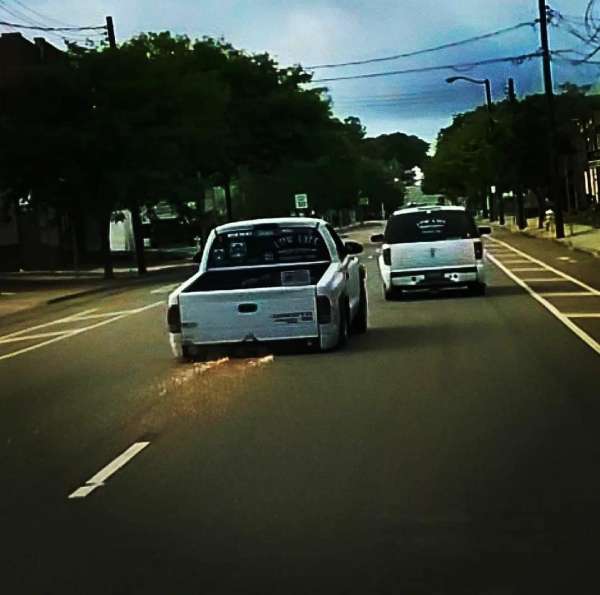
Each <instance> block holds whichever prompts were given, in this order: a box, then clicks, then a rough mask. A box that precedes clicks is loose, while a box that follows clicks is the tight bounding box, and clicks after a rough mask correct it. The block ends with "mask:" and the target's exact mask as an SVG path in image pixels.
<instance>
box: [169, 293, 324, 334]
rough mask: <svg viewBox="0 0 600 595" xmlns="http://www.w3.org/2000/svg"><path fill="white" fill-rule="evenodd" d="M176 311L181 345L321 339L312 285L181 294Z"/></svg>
mask: <svg viewBox="0 0 600 595" xmlns="http://www.w3.org/2000/svg"><path fill="white" fill-rule="evenodd" d="M179 307H180V311H181V327H182V339H183V341H184V342H188V341H189V342H192V343H196V344H210V343H232V342H241V341H254V340H257V341H277V340H283V339H303V338H314V337H318V335H319V327H318V323H317V312H316V292H315V287H314V286H304V287H273V288H265V289H254V290H243V291H208V292H207V291H204V292H197V293H196V292H192V293H186V292H184V293H182V294H181V295H180V296H179Z"/></svg>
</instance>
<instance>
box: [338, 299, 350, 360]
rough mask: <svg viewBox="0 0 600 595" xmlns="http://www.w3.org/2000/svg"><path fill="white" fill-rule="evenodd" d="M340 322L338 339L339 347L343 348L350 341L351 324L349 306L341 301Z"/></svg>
mask: <svg viewBox="0 0 600 595" xmlns="http://www.w3.org/2000/svg"><path fill="white" fill-rule="evenodd" d="M339 308H340V314H339V316H340V322H339V325H338V341H337V348H338V349H341V348H342V347H344V346H345V345H346V343H348V337H349V336H350V325H349V320H348V308H347V306H346V302H340V306H339Z"/></svg>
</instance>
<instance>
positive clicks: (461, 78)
mask: <svg viewBox="0 0 600 595" xmlns="http://www.w3.org/2000/svg"><path fill="white" fill-rule="evenodd" d="M456 81H467V82H468V83H473V84H474V85H484V86H485V102H486V105H487V110H488V116H489V119H490V124H489V128H488V137H489V138H490V140H491V136H492V132H493V128H494V120H493V118H492V85H491V84H490V79H474V78H471V77H470V76H451V77H448V78H447V79H446V82H447V83H448V84H450V85H451V84H452V83H455V82H456ZM491 190H492V197H491V198H490V209H489V210H490V213H489V216H490V220H491V221H495V209H494V200H493V197H494V195H495V194H496V187H495V186H492V188H491ZM500 208H501V213H500V218H501V220H502V221H501V222H502V224H504V210H503V205H502V204H501V205H500Z"/></svg>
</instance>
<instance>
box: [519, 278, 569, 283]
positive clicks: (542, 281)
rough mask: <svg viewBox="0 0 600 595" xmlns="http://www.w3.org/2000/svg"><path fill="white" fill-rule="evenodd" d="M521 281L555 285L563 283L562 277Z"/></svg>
mask: <svg viewBox="0 0 600 595" xmlns="http://www.w3.org/2000/svg"><path fill="white" fill-rule="evenodd" d="M523 281H527V283H556V282H558V281H561V282H563V283H564V281H565V279H564V278H563V277H529V278H525V279H523Z"/></svg>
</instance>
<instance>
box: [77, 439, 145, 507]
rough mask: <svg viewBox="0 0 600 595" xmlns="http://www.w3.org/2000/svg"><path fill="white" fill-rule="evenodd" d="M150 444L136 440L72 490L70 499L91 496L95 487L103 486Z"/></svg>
mask: <svg viewBox="0 0 600 595" xmlns="http://www.w3.org/2000/svg"><path fill="white" fill-rule="evenodd" d="M149 444H150V442H135V443H134V444H132V445H131V446H130V447H129V448H128V449H127V450H126V451H125V452H123V453H122V454H120V455H119V456H118V457H117V458H116V459H114V460H113V461H111V462H110V463H109V464H108V465H106V467H103V468H102V469H100V471H98V473H96V474H95V475H93V476H92V477H90V479H88V480H87V481H86V482H85V484H84V485H82V486H81V487H80V488H77V489H76V490H75V491H74V492H71V493H70V494H69V500H72V499H75V498H85V497H86V496H89V495H90V494H91V493H92V492H93V491H94V490H95V489H97V488H99V487H101V486H103V485H104V482H105V481H106V480H107V479H108V478H109V477H110V476H111V475H114V474H115V473H116V472H117V471H118V470H119V469H121V467H124V466H125V465H126V464H127V463H129V461H131V459H133V457H135V456H136V455H138V454H139V453H140V452H142V450H144V448H146V447H147V446H148V445H149Z"/></svg>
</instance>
